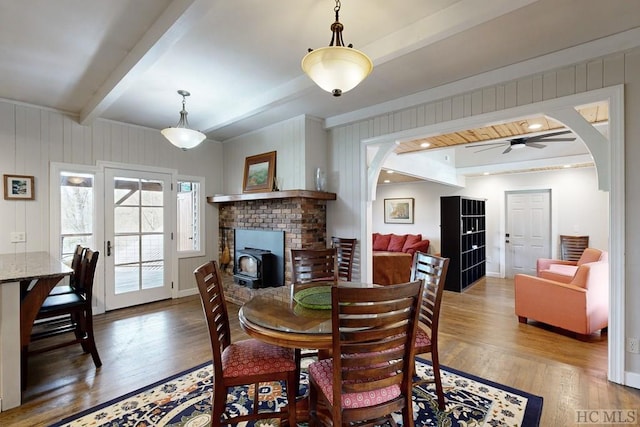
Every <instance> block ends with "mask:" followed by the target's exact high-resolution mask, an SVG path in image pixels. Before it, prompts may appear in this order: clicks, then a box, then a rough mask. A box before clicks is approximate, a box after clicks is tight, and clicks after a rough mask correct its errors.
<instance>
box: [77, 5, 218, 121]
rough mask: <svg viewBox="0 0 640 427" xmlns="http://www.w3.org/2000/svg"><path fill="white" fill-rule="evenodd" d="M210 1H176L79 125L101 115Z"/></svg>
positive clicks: (101, 89) (108, 82) (93, 100)
mask: <svg viewBox="0 0 640 427" xmlns="http://www.w3.org/2000/svg"><path fill="white" fill-rule="evenodd" d="M212 4H213V2H211V1H210V0H174V1H172V2H171V4H169V6H168V7H167V8H166V9H165V11H164V12H163V13H162V15H160V17H159V18H158V19H157V20H156V21H155V22H154V23H153V25H151V27H149V30H147V32H145V33H144V35H143V36H142V38H141V39H140V40H139V41H138V43H136V45H135V46H134V47H133V49H131V51H130V52H129V53H128V54H127V56H126V57H125V58H124V60H123V61H122V62H121V63H120V64H119V65H118V66H117V67H116V68H115V69H114V70H113V72H111V74H110V75H109V77H108V78H107V79H106V81H105V82H104V83H103V84H102V85H101V86H100V87H99V88H98V90H97V91H96V92H95V93H94V95H93V96H92V97H91V99H90V100H89V101H88V102H87V104H86V105H85V106H84V107H83V108H82V110H81V111H80V119H79V121H80V124H81V125H89V124H90V123H91V122H92V121H93V120H94V119H96V118H97V117H100V116H101V115H102V113H104V112H105V111H106V110H107V109H108V108H109V107H110V106H111V104H113V103H114V102H115V101H116V100H117V99H118V98H119V97H120V96H121V95H122V94H123V93H124V92H125V90H127V89H128V88H129V87H130V86H131V84H132V83H133V82H134V81H135V80H136V79H138V78H139V77H140V75H142V74H143V73H144V72H145V71H147V70H148V69H149V68H150V67H151V66H152V65H153V64H154V63H155V62H156V61H157V60H158V59H159V58H160V57H161V56H162V55H163V54H164V53H165V52H166V51H167V50H168V49H169V48H170V47H171V46H172V45H173V44H174V43H176V42H177V41H178V40H180V39H181V38H182V37H183V36H184V34H185V33H186V32H187V31H189V30H190V29H191V27H193V26H194V25H195V24H196V23H197V22H198V21H200V19H202V17H203V16H204V15H206V13H207V12H208V11H209V9H211V7H212Z"/></svg>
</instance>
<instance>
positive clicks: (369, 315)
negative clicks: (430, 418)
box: [308, 280, 423, 427]
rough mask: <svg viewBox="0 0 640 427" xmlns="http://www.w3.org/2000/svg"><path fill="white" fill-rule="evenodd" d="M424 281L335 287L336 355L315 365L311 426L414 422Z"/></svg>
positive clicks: (407, 426) (312, 366)
mask: <svg viewBox="0 0 640 427" xmlns="http://www.w3.org/2000/svg"><path fill="white" fill-rule="evenodd" d="M422 286H423V285H422V281H421V280H418V281H415V282H410V283H404V284H398V285H390V286H381V287H377V288H371V289H367V291H366V292H362V289H356V288H348V287H340V286H335V287H333V288H332V289H331V305H332V313H331V321H332V326H331V330H332V337H333V338H332V339H333V349H332V351H333V357H332V358H328V359H323V360H320V361H318V362H314V363H312V364H310V365H309V368H308V369H309V382H310V386H311V388H310V402H309V409H310V413H309V416H310V423H309V425H310V426H315V425H317V424H318V423H321V424H323V425H335V426H344V425H351V424H352V423H353V424H356V425H361V424H364V425H378V424H381V423H383V422H384V421H391V423H392V425H395V423H394V422H393V421H392V418H391V414H392V413H394V412H397V411H400V412H401V413H402V418H403V421H402V425H403V426H404V427H412V426H413V407H412V398H411V397H412V376H413V375H412V374H413V359H414V356H415V353H414V351H415V348H414V346H413V345H412V344H413V341H414V340H415V335H416V331H417V327H418V326H417V324H418V311H419V308H420V301H421V299H422Z"/></svg>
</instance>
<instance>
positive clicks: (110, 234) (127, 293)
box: [104, 168, 172, 310]
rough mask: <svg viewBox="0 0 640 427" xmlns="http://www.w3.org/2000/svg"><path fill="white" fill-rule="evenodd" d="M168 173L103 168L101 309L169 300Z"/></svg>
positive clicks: (169, 198) (170, 211)
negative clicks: (103, 218)
mask: <svg viewBox="0 0 640 427" xmlns="http://www.w3.org/2000/svg"><path fill="white" fill-rule="evenodd" d="M171 200H172V199H171V175H170V174H165V173H158V172H146V171H137V170H128V169H115V168H106V169H105V209H104V210H105V251H104V252H105V257H104V260H105V308H106V310H113V309H116V308H122V307H128V306H132V305H137V304H144V303H147V302H152V301H158V300H161V299H167V298H171V261H170V260H171V226H170V224H171V215H172V209H171Z"/></svg>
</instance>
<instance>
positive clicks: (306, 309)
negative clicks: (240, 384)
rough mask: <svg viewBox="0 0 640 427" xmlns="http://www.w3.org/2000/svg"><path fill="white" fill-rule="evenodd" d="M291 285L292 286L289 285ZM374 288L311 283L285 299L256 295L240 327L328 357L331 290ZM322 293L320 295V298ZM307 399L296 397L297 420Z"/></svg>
mask: <svg viewBox="0 0 640 427" xmlns="http://www.w3.org/2000/svg"><path fill="white" fill-rule="evenodd" d="M292 286H293V285H292ZM332 286H347V287H356V288H363V289H366V288H373V287H377V286H379V285H374V284H371V283H362V282H342V281H339V282H337V284H336V283H335V282H314V283H311V284H306V285H305V286H302V287H299V288H292V289H298V290H297V291H296V292H293V291H292V292H290V293H289V297H288V298H284V299H282V300H278V299H274V298H273V296H271V295H260V294H258V295H256V296H254V297H253V298H251V299H250V300H249V301H247V302H246V303H244V304H243V305H242V306H241V307H240V310H239V311H238V319H239V321H240V327H241V328H242V329H243V330H244V331H245V333H246V334H247V335H248V336H250V337H252V338H255V339H258V340H261V341H264V342H267V343H271V344H275V345H280V346H282V347H288V348H293V349H316V350H318V357H319V358H323V357H328V355H330V350H331V348H332V346H333V340H332V333H331V291H330V290H331V287H332ZM321 294H322V295H321ZM307 397H308V396H306V395H305V396H297V402H296V412H297V418H298V420H299V421H305V420H306V419H307V417H308V399H307Z"/></svg>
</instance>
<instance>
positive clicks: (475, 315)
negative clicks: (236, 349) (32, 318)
mask: <svg viewBox="0 0 640 427" xmlns="http://www.w3.org/2000/svg"><path fill="white" fill-rule="evenodd" d="M237 308H238V307H237V306H234V305H230V306H229V309H230V313H232V314H236V313H237ZM440 319H441V320H440V328H441V329H440V333H441V335H440V360H441V363H442V364H443V365H445V366H449V367H452V368H455V369H458V370H461V371H464V372H467V373H470V374H474V375H477V376H480V377H482V378H486V379H488V380H491V381H495V382H498V383H501V384H505V385H508V386H511V387H515V388H519V389H521V390H524V391H527V392H529V393H533V394H537V395H540V396H543V397H544V406H543V412H542V420H541V423H540V425H541V426H542V427H548V426H562V427H564V426H572V425H575V424H576V423H575V417H576V412H575V411H576V410H579V409H580V410H584V409H635V408H640V390H636V389H633V388H629V387H623V386H619V385H616V384H613V383H610V382H608V381H607V375H606V370H607V337H606V335H604V336H600V335H599V334H594V335H592V336H591V337H589V340H588V341H580V340H578V339H576V338H574V337H572V336H571V335H570V334H567V333H562V331H555V330H553V329H552V328H549V327H546V326H544V325H540V324H533V323H530V324H528V325H524V324H520V323H518V320H517V318H516V316H515V315H514V313H513V283H512V282H511V281H508V280H501V279H493V278H487V279H482V280H481V281H479V282H478V283H477V284H476V285H474V286H473V287H472V288H470V289H468V290H467V291H466V292H464V293H462V294H457V293H452V292H448V291H445V296H444V298H443V308H442V312H441V317H440ZM234 324H236V327H235V328H234V330H232V335H233V337H234V339H242V338H244V337H246V336H245V335H244V333H243V332H242V330H241V329H240V327H239V326H238V325H237V321H235V322H234ZM95 329H96V339H97V345H98V349H99V351H100V357H101V358H102V362H103V366H102V367H101V368H100V369H95V367H94V365H93V362H92V360H91V356H90V355H88V354H82V352H81V350H80V346H77V347H67V348H63V349H60V350H57V351H54V352H49V353H44V354H40V355H36V356H33V357H31V358H30V359H29V380H28V386H27V389H26V391H25V392H24V395H23V396H24V398H23V400H24V404H23V405H22V406H20V407H19V408H16V409H12V410H9V411H6V412H2V413H0V426H47V425H49V424H50V423H53V422H55V421H57V420H60V419H61V418H64V417H66V416H69V415H72V414H74V413H76V412H78V411H81V410H83V409H87V408H90V407H92V406H94V405H97V404H99V403H102V402H105V401H107V400H110V399H113V398H115V397H118V396H121V395H123V394H125V393H128V392H131V391H133V390H135V389H137V388H140V387H143V386H146V385H148V384H151V383H153V382H156V381H159V380H161V379H163V378H165V377H167V376H170V375H172V374H175V373H178V372H180V371H182V370H185V369H188V368H190V367H193V366H195V365H196V364H199V363H201V362H205V361H207V360H208V359H209V358H210V344H209V336H208V333H207V329H206V324H205V320H204V315H203V313H202V308H201V306H200V300H199V298H198V297H197V296H193V297H186V298H181V299H178V300H171V301H163V302H158V303H153V304H148V305H145V306H139V307H132V308H128V309H122V310H117V311H113V312H109V313H106V314H102V315H98V316H95Z"/></svg>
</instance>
